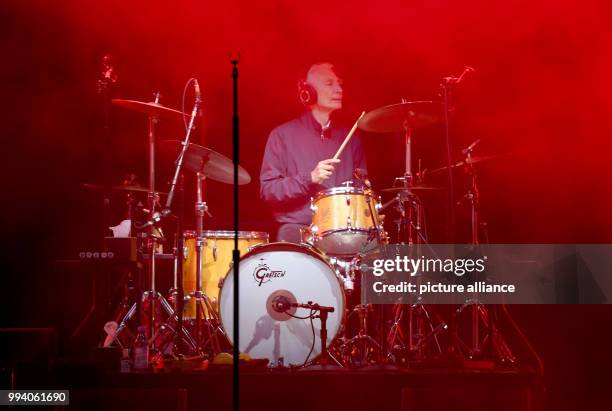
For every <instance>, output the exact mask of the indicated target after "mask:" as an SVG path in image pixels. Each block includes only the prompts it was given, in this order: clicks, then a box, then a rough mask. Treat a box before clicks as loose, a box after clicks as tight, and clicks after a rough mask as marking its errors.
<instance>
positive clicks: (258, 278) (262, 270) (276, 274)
mask: <svg viewBox="0 0 612 411" xmlns="http://www.w3.org/2000/svg"><path fill="white" fill-rule="evenodd" d="M286 273H287V272H286V271H281V270H272V269H270V267H269V266H268V264H266V263H264V262H263V261H262V262H260V263H259V264H257V267H255V270H254V271H253V278H254V279H255V282H256V283H257V286H258V287H261V285H262V284H264V283H267V282H270V281H272V279H273V278H280V277H284V276H285V274H286Z"/></svg>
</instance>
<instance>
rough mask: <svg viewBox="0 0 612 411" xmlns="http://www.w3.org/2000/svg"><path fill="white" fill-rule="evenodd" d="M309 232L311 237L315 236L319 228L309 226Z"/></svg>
mask: <svg viewBox="0 0 612 411" xmlns="http://www.w3.org/2000/svg"><path fill="white" fill-rule="evenodd" d="M310 232H311V233H312V234H313V235H316V234H317V233H318V232H319V227H317V226H316V225H315V224H313V225H311V226H310Z"/></svg>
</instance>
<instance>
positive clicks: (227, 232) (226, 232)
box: [183, 230, 270, 240]
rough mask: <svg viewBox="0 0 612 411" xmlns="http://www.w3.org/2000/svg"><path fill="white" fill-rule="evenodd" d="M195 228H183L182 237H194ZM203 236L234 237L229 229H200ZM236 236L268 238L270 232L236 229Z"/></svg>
mask: <svg viewBox="0 0 612 411" xmlns="http://www.w3.org/2000/svg"><path fill="white" fill-rule="evenodd" d="M195 233H196V230H184V231H183V237H186V238H194V237H195ZM202 236H203V237H205V238H234V232H233V231H230V230H202ZM238 238H242V239H244V238H246V239H258V240H269V239H270V234H269V233H267V232H265V231H238Z"/></svg>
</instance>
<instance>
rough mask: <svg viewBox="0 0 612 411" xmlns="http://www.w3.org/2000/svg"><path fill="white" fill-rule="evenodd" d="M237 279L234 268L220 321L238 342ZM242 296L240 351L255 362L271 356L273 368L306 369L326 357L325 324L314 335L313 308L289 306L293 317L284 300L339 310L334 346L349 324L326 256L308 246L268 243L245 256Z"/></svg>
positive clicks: (334, 316)
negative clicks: (322, 337) (322, 332)
mask: <svg viewBox="0 0 612 411" xmlns="http://www.w3.org/2000/svg"><path fill="white" fill-rule="evenodd" d="M233 278H234V271H233V270H230V271H229V272H228V273H227V276H226V278H225V281H224V282H223V287H222V288H221V293H220V295H219V317H220V319H221V324H222V326H223V328H224V330H225V332H226V334H227V336H228V337H229V339H230V341H231V342H232V343H233V342H234V338H233V333H234V281H233ZM239 295H240V317H239V318H240V323H239V324H240V328H239V332H240V343H239V348H240V351H241V352H245V353H248V354H249V355H250V356H251V357H253V358H268V359H269V360H270V362H271V365H272V366H282V365H284V366H288V365H302V364H303V363H304V362H305V361H306V360H314V359H316V358H317V357H318V356H319V355H320V354H321V340H320V330H321V322H320V320H319V319H314V320H313V322H312V327H314V333H313V329H312V328H311V320H310V319H308V316H309V314H311V313H310V310H308V309H304V308H289V309H288V310H286V312H289V313H290V314H291V315H288V314H287V313H286V312H285V311H284V310H283V309H282V308H279V306H278V301H279V298H282V299H285V301H286V302H289V303H306V302H308V301H312V302H313V303H317V304H319V305H321V306H328V307H334V312H332V313H329V316H328V318H327V322H326V325H327V331H328V333H327V344H328V346H329V345H331V344H332V342H333V341H334V339H335V338H336V335H337V334H338V333H339V331H340V327H341V325H342V323H343V321H344V307H345V300H344V298H345V297H344V293H343V291H342V286H341V285H340V282H339V281H338V278H337V277H336V274H335V272H334V270H333V268H332V267H331V266H330V265H329V263H328V262H327V261H326V260H325V258H323V256H322V255H321V254H320V253H318V252H316V251H315V250H314V249H313V248H312V247H310V246H307V245H298V244H292V243H272V244H264V245H260V246H257V247H255V248H254V249H253V250H252V251H251V252H249V253H248V254H246V255H244V256H243V257H242V258H241V259H240V293H239ZM314 314H315V315H316V314H318V313H314ZM296 317H302V318H296ZM313 342H314V348H312V353H310V350H311V347H312V346H313ZM309 353H310V356H309Z"/></svg>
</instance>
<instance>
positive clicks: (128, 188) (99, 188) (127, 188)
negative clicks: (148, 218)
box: [81, 183, 168, 195]
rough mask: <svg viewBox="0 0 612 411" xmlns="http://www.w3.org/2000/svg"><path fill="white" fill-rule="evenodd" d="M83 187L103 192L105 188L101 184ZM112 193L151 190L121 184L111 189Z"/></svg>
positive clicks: (84, 184)
mask: <svg viewBox="0 0 612 411" xmlns="http://www.w3.org/2000/svg"><path fill="white" fill-rule="evenodd" d="M81 186H82V187H85V188H88V189H90V190H95V191H102V190H104V186H103V185H101V184H92V183H83V184H81ZM109 189H110V190H111V191H129V192H134V193H148V192H149V189H148V188H147V187H142V186H140V185H131V184H126V185H123V184H119V185H114V186H111V187H109ZM156 193H157V194H161V195H166V194H168V193H166V192H164V191H156Z"/></svg>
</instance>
